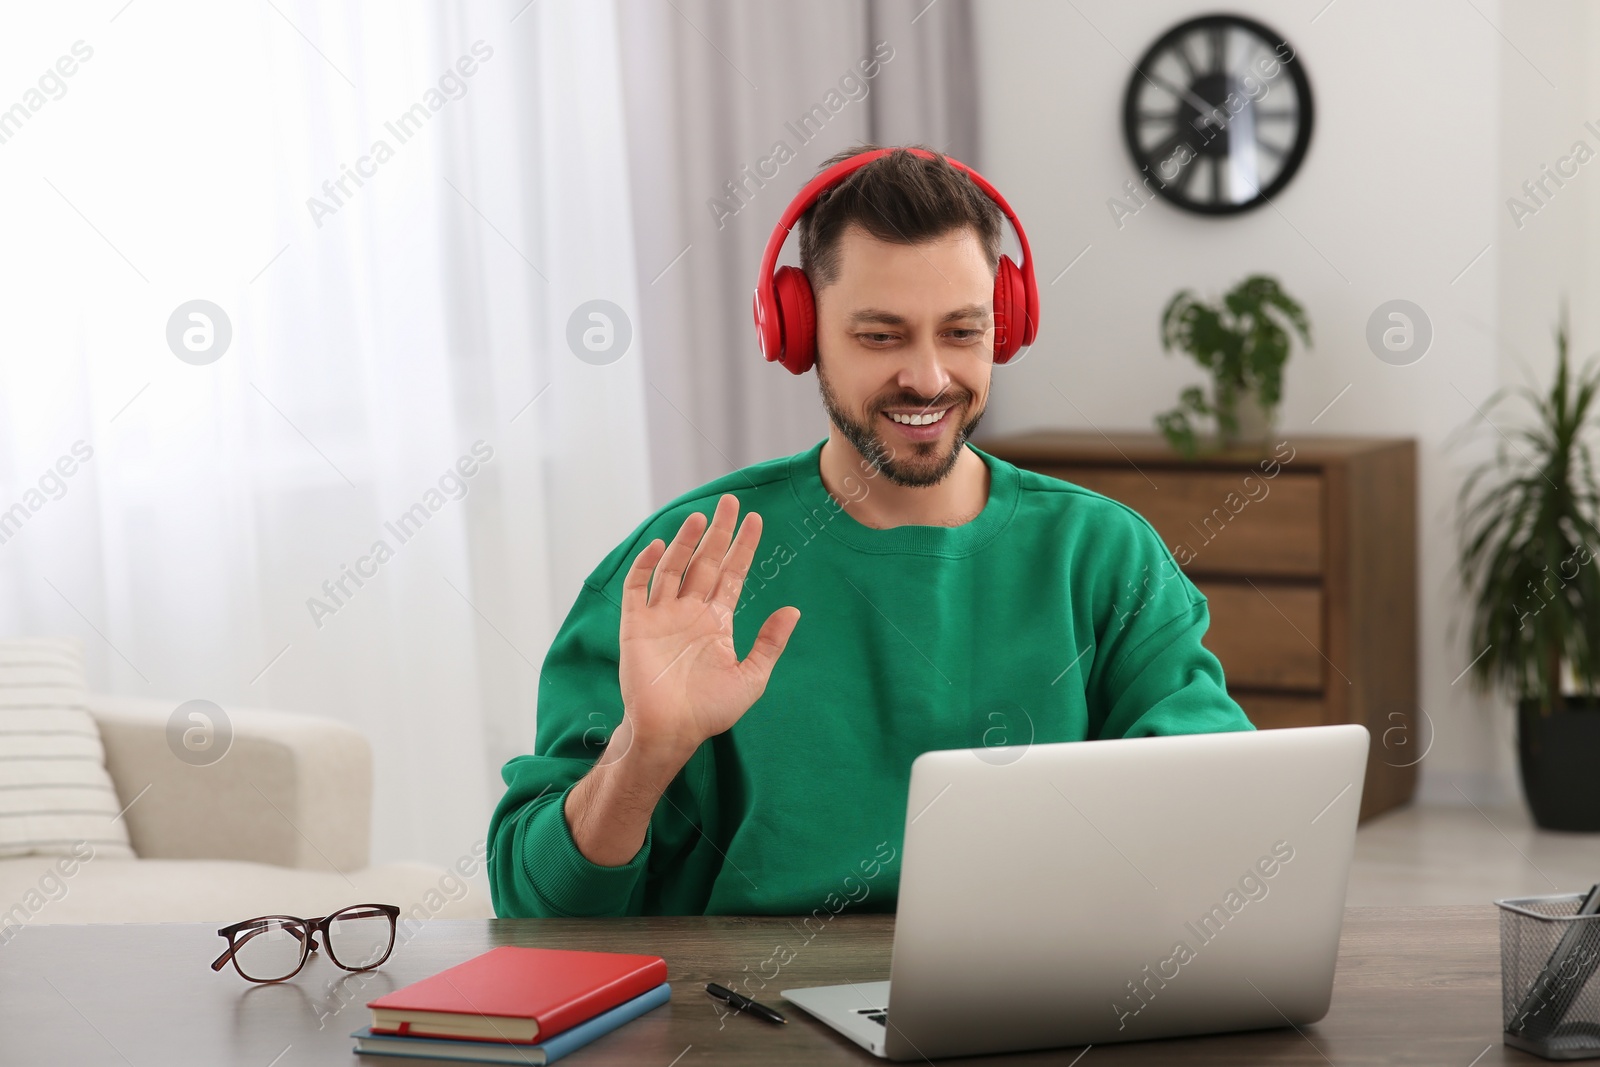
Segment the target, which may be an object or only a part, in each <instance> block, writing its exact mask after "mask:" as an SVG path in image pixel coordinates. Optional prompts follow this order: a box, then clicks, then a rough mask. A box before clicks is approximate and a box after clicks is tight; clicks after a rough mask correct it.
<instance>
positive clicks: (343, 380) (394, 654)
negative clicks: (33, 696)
mask: <svg viewBox="0 0 1600 1067" xmlns="http://www.w3.org/2000/svg"><path fill="white" fill-rule="evenodd" d="M618 33H619V27H618V23H617V17H616V12H615V10H614V8H613V7H612V5H610V4H602V3H593V2H588V0H537V2H534V3H527V2H526V0H511V2H509V3H505V4H492V5H490V4H485V5H466V4H462V5H448V6H439V5H435V4H430V3H423V2H421V0H411V2H406V3H399V4H395V3H383V4H379V3H370V4H366V5H361V6H343V5H327V4H315V3H311V2H309V0H270V2H265V0H264V2H261V3H243V4H235V3H225V4H216V3H203V2H181V3H180V2H173V0H162V2H159V3H154V2H148V0H135V2H133V3H131V4H125V3H124V0H108V2H107V3H105V4H99V5H95V6H94V7H93V9H92V10H91V9H90V8H88V7H87V6H85V7H80V6H79V5H35V6H33V7H30V8H27V9H19V10H18V11H15V12H13V13H12V16H11V19H10V21H9V22H8V25H7V32H6V33H5V34H4V35H0V69H4V70H6V71H9V72H11V74H12V77H9V78H8V79H6V82H5V84H4V85H3V86H0V109H5V108H11V107H12V105H13V104H20V105H21V106H22V108H23V110H24V112H25V114H20V115H19V114H17V113H16V112H15V109H13V111H12V112H11V114H12V119H11V122H10V124H9V125H8V124H7V123H6V122H5V120H4V119H3V118H0V138H3V139H0V195H3V196H4V202H5V204H6V208H5V227H4V239H3V240H0V293H3V296H0V306H3V307H4V309H5V310H4V314H3V317H0V512H4V511H5V510H6V509H13V510H12V511H11V512H10V514H11V515H12V516H13V519H12V524H11V526H10V527H9V528H8V527H7V526H6V525H4V524H3V523H0V633H4V634H61V633H71V634H79V635H81V636H82V637H83V638H84V639H85V641H86V644H87V645H88V648H89V650H90V653H91V663H92V676H91V682H92V684H93V686H94V688H96V689H99V690H106V691H113V692H120V693H127V694H133V695H144V696H153V697H161V698H164V699H168V700H170V701H171V702H172V704H173V706H174V707H176V706H177V704H179V703H180V702H183V701H186V700H190V699H196V698H203V699H208V700H212V701H214V702H216V703H217V704H218V705H220V706H221V707H222V708H223V709H224V710H226V709H227V708H228V707H230V706H240V707H242V706H267V707H274V708H285V709H294V710H299V711H306V712H313V713H318V714H322V715H329V716H333V717H336V718H339V719H342V720H345V721H347V722H350V723H352V724H354V725H356V726H358V727H359V728H361V729H362V730H363V731H364V732H365V733H366V734H367V735H368V736H369V737H370V738H371V740H372V742H373V746H374V750H375V777H376V794H377V795H376V808H375V816H374V859H375V860H388V859H397V858H416V859H424V860H430V861H433V862H438V863H450V862H453V861H454V860H455V859H457V858H458V857H461V856H464V855H467V854H469V853H470V852H471V850H472V847H473V844H474V842H476V841H478V840H481V838H482V836H483V832H484V829H485V826H486V824H487V819H488V814H489V811H490V809H491V808H492V806H493V803H494V801H495V800H496V799H497V798H498V796H499V793H500V789H501V786H500V782H499V777H498V770H499V767H500V764H501V763H502V762H504V760H506V759H508V758H510V757H511V756H513V755H516V754H519V753H522V752H527V751H531V745H532V740H533V712H534V707H535V702H536V694H537V689H538V667H539V665H540V664H541V662H542V660H543V655H544V650H545V648H546V647H547V646H548V644H549V642H550V639H551V637H552V636H553V634H554V632H555V628H556V627H557V626H558V625H559V623H560V621H561V619H562V618H563V617H564V616H565V613H566V610H567V608H568V607H569V606H570V604H571V602H572V600H573V598H574V597H575V596H576V593H577V589H578V584H579V582H580V581H581V580H582V578H583V577H584V576H585V575H586V574H587V573H588V572H589V570H590V569H591V568H592V567H593V566H594V564H595V563H596V562H598V560H599V558H600V556H601V555H603V554H604V552H605V551H607V550H608V549H609V548H610V546H612V545H614V544H616V543H617V542H618V541H619V540H621V538H622V537H623V536H625V535H626V534H627V532H628V531H629V530H631V529H632V527H633V526H634V525H635V524H636V523H637V522H638V521H639V520H640V519H641V518H642V517H643V515H644V514H645V513H646V511H647V510H648V508H647V503H648V501H649V500H650V498H651V492H650V488H651V487H650V483H649V474H648V468H647V460H646V459H645V456H646V454H647V451H646V434H645V429H644V413H645V391H646V387H645V384H644V377H643V374H642V367H643V365H644V359H645V357H646V352H647V345H646V343H645V338H644V337H643V336H642V334H643V331H642V330H641V329H640V328H639V325H638V323H633V324H632V326H633V329H632V341H631V344H630V346H629V348H628V350H627V351H626V352H624V353H622V354H621V356H620V357H619V358H615V359H611V360H609V361H607V360H604V359H597V358H592V354H591V358H588V359H580V358H578V356H577V355H575V354H574V352H573V351H572V350H571V348H570V347H569V344H568V332H569V331H568V320H569V318H570V317H571V316H572V314H573V312H574V311H575V310H576V309H577V308H578V307H579V305H581V304H584V303H586V302H588V301H592V300H606V301H609V302H611V303H612V304H614V305H615V306H617V307H619V308H622V309H625V312H624V313H627V312H626V309H633V308H637V307H638V297H637V292H636V288H635V278H636V276H637V274H638V273H639V272H640V271H641V270H642V269H643V268H640V267H637V266H636V263H635V253H634V247H633V229H634V223H633V218H632V213H631V208H630V196H629V186H628V174H629V159H628V156H627V151H626V146H625V140H624V124H623V110H622V109H623V100H622V95H621V89H620V86H621V75H620V71H619V54H618V43H617V40H618ZM78 42H82V43H81V45H80V44H79V43H78ZM85 53H87V55H85ZM62 57H66V58H67V59H68V60H70V61H71V62H66V63H62V64H61V65H60V66H57V64H58V60H60V59H61V58H62ZM69 67H70V68H71V71H72V72H71V73H70V74H65V73H62V72H63V71H64V70H66V69H67V68H69ZM469 72H470V73H469ZM30 87H32V88H37V89H38V92H37V93H33V92H32V89H30ZM4 94H9V95H4ZM35 104H37V105H38V106H37V107H35V106H34V105H35ZM379 142H382V143H383V146H384V147H383V148H380V146H379ZM195 300H205V301H209V302H211V303H212V304H214V305H216V306H217V307H219V308H220V309H221V310H222V312H223V313H224V314H225V315H226V317H227V320H228V322H229V324H230V326H231V340H230V342H229V344H228V347H227V349H226V351H224V352H223V353H222V354H221V356H220V357H219V358H216V359H215V360H214V361H211V362H204V361H203V357H202V356H200V355H198V354H196V353H192V352H191V353H190V359H191V360H193V361H192V362H190V361H185V360H183V359H180V358H178V356H177V355H175V354H174V351H173V350H172V348H171V347H169V342H168V323H169V318H170V317H171V316H172V315H173V313H174V311H175V310H177V309H178V308H179V307H180V305H185V304H187V303H188V302H190V301H195ZM183 321H184V322H185V323H187V324H188V328H190V329H193V330H196V331H199V332H196V333H193V334H191V336H190V342H191V343H193V344H195V345H199V346H202V347H203V346H204V344H205V340H206V338H205V336H204V327H205V323H204V320H199V319H195V320H189V319H184V320H183ZM582 321H583V322H584V323H586V324H587V323H595V322H600V321H601V320H590V319H587V318H584V319H583V320H582ZM215 324H216V323H215V317H214V316H213V325H214V326H215ZM605 325H607V326H608V327H612V328H616V327H620V326H621V324H619V323H606V324H605ZM215 336H216V335H215V334H213V340H212V344H215ZM181 347H182V345H181V344H180V348H181ZM214 351H215V349H213V352H214ZM80 441H81V442H83V444H82V445H81V446H78V449H79V452H80V453H81V452H82V451H84V450H85V449H87V450H92V455H91V456H90V458H88V459H87V460H81V461H78V460H74V461H73V462H62V463H61V466H60V467H59V468H58V467H57V466H56V465H57V463H58V461H60V460H61V457H72V456H73V452H74V446H75V445H76V444H77V442H80ZM69 467H70V468H72V473H71V474H70V475H66V474H62V473H60V472H61V471H64V470H66V469H67V468H69ZM467 471H470V472H471V473H470V474H465V473H463V472H467ZM52 472H55V473H52ZM16 505H20V506H21V508H22V511H20V512H18V511H16V510H15V506H16ZM408 514H409V516H410V522H409V523H402V522H401V518H402V516H406V515H408ZM379 542H383V543H385V545H386V546H387V548H388V552H387V553H384V552H382V551H376V552H375V551H374V550H375V549H376V548H377V545H378V543H379ZM363 560H365V562H363ZM346 568H349V570H350V571H351V572H360V574H364V575H365V577H362V578H361V580H360V584H357V582H356V579H354V578H351V577H349V576H348V575H347V572H346ZM358 576H359V575H358ZM325 583H326V584H325ZM330 590H331V592H330ZM318 602H320V603H321V607H318ZM224 758H226V757H224Z"/></svg>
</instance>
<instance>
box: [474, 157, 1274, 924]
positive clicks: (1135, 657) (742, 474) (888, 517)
mask: <svg viewBox="0 0 1600 1067" xmlns="http://www.w3.org/2000/svg"><path fill="white" fill-rule="evenodd" d="M875 147H876V146H864V147H861V148H856V149H852V150H851V151H849V152H845V153H842V154H841V155H839V156H836V157H835V158H834V159H832V160H830V161H829V162H828V163H827V164H825V165H824V168H823V169H824V170H826V169H827V168H828V167H831V166H832V165H833V164H835V163H838V162H840V161H842V160H844V159H847V158H849V157H851V156H854V155H856V154H857V153H859V152H861V151H864V150H866V149H871V148H875ZM1001 221H1002V220H1001V212H1000V210H999V208H998V207H997V205H996V204H995V202H994V201H993V200H991V199H989V197H988V196H987V195H986V194H984V193H983V192H981V191H980V190H979V189H978V187H977V186H976V185H975V184H974V183H973V181H972V180H971V179H970V178H969V177H967V175H966V174H965V173H963V172H962V171H960V170H958V169H957V168H956V167H954V166H952V165H951V164H949V163H948V162H946V161H945V160H944V159H943V158H942V157H938V156H934V157H933V158H931V159H930V158H924V157H922V156H919V155H915V154H912V153H911V152H907V151H903V150H897V151H894V152H891V153H889V154H887V155H884V156H882V157H881V158H878V159H875V160H873V161H872V162H871V163H869V164H867V165H865V166H863V167H861V168H860V169H858V170H855V171H854V172H853V173H851V174H850V175H849V176H848V178H846V179H845V180H844V181H842V182H840V183H839V184H838V185H837V186H835V187H833V188H832V189H831V191H830V192H828V193H827V195H824V196H822V197H821V198H820V199H819V200H818V201H817V202H816V203H814V204H813V205H812V206H811V207H810V208H808V209H807V210H806V211H805V213H804V214H803V215H802V216H801V218H800V222H799V233H800V261H801V262H800V266H801V269H802V270H803V271H804V272H805V275H806V278H807V279H808V280H809V283H810V286H811V290H812V292H813V293H814V294H815V306H816V325H815V330H816V357H815V358H816V370H817V382H818V386H819V388H820V390H821V393H822V400H823V406H824V407H825V408H826V410H827V413H828V418H829V420H830V423H831V426H830V428H829V432H828V436H827V438H825V439H824V440H822V441H820V442H818V443H817V444H816V445H813V446H812V447H810V448H808V449H806V450H805V451H803V452H800V453H798V454H796V455H793V456H785V457H780V458H777V459H773V460H768V461H766V462H763V463H757V464H755V465H754V466H750V467H746V468H743V469H741V470H737V471H734V472H732V473H731V474H728V475H726V476H724V477H722V478H718V479H717V480H715V481H713V482H711V483H710V484H708V485H705V486H702V487H701V488H699V489H696V490H693V491H692V492H689V493H686V494H684V495H683V496H680V497H679V498H678V499H676V500H674V501H672V502H671V503H669V504H667V505H666V506H665V507H664V508H662V509H661V510H659V511H657V512H656V513H655V514H654V515H652V516H650V518H648V519H646V520H645V521H644V522H643V523H642V524H641V525H640V526H639V527H638V528H637V529H636V530H635V531H634V532H633V534H632V535H631V536H630V537H629V538H628V539H627V541H625V542H624V543H623V544H621V545H619V546H617V547H616V549H615V550H613V551H612V552H611V554H610V555H608V556H607V557H606V558H605V559H604V560H602V561H601V563H600V565H599V566H597V567H596V568H595V570H594V572H593V573H592V574H590V575H589V577H588V578H587V579H586V580H585V582H584V584H583V587H582V589H581V590H580V592H579V595H578V599H577V602H576V603H575V604H574V605H573V607H572V610H571V612H570V613H569V614H568V616H567V619H566V621H565V622H564V623H563V624H562V627H561V629H560V631H559V632H558V633H557V635H556V637H555V640H554V642H553V643H552V645H551V647H550V651H549V654H548V656H547V658H546V660H545V664H544V669H543V671H542V673H541V678H540V689H539V708H538V725H537V732H536V739H535V745H534V747H535V750H536V753H537V754H536V755H532V756H521V757H518V758H516V759H513V760H511V761H510V762H509V763H507V764H506V766H505V768H504V771H503V776H504V778H505V781H506V785H507V787H508V788H507V790H506V794H505V796H504V798H503V799H502V800H501V802H500V804H499V805H498V807H497V808H496V810H495V812H494V815H493V818H492V820H491V822H490V827H489V874H490V882H491V888H492V897H493V900H494V905H495V910H496V913H497V914H499V915H502V916H529V915H534V916H571V915H587V916H602V915H605V916H611V915H640V914H741V913H743V914H754V913H787V914H798V913H801V912H811V911H814V910H815V909H817V908H819V907H824V906H827V907H828V908H829V910H830V911H835V910H839V909H838V908H835V907H833V905H832V904H830V903H827V902H829V901H834V900H838V901H850V902H855V904H856V906H857V910H865V911H873V910H892V909H893V907H894V903H895V898H896V890H897V887H898V878H899V874H898V871H899V866H898V863H897V862H896V860H897V856H898V849H899V845H900V842H901V840H902V837H903V833H904V829H905V818H906V812H905V803H906V789H907V784H908V782H909V778H910V768H911V762H912V760H913V759H915V758H916V756H917V755H919V754H920V753H922V752H924V751H927V750H930V749H949V748H974V749H977V750H978V751H977V752H976V753H975V754H974V755H975V758H987V759H990V760H992V761H994V762H1005V761H1008V760H1013V759H1017V758H1026V750H1025V748H1022V747H1018V746H1025V745H1027V744H1030V743H1042V742H1052V741H1082V740H1093V739H1098V738H1112V737H1138V736H1150V735H1156V734H1178V733H1204V732H1211V731H1223V730H1249V729H1253V727H1252V725H1251V723H1250V721H1249V720H1248V719H1247V718H1246V717H1245V715H1244V713H1243V712H1242V711H1241V710H1240V708H1239V706H1238V705H1237V704H1236V703H1234V701H1233V700H1232V699H1230V698H1229V696H1228V694H1227V691H1226V689H1225V687H1224V680H1223V674H1222V669H1221V666H1220V664H1219V663H1218V662H1217V660H1216V657H1215V656H1213V655H1212V654H1211V653H1210V652H1209V651H1208V650H1206V649H1205V648H1204V647H1203V646H1202V645H1201V638H1202V637H1203V636H1204V634H1205V631H1206V627H1207V625H1208V623H1209V615H1208V612H1207V607H1206V601H1205V598H1204V597H1203V596H1202V595H1201V594H1200V592H1199V591H1198V590H1197V589H1196V588H1195V587H1194V585H1193V584H1192V583H1191V582H1190V581H1189V579H1188V578H1187V577H1186V576H1185V575H1183V574H1182V573H1181V572H1180V571H1179V570H1178V567H1177V564H1176V563H1175V562H1174V560H1173V558H1172V555H1171V553H1170V552H1169V551H1168V550H1167V548H1166V546H1165V545H1164V544H1163V543H1162V541H1161V539H1160V538H1159V537H1158V536H1157V535H1156V533H1155V531H1154V530H1153V529H1152V528H1151V527H1150V525H1149V523H1147V522H1146V521H1145V520H1144V519H1142V518H1141V517H1140V516H1139V515H1137V514H1136V513H1135V512H1133V511H1132V510H1131V509H1129V508H1127V507H1125V506H1123V505H1121V504H1118V503H1116V502H1114V501H1112V500H1110V499H1108V498H1106V497H1103V496H1100V495H1098V494H1096V493H1093V492H1090V491H1088V490H1085V489H1082V488H1079V487H1077V486H1074V485H1070V484H1068V483H1066V482H1063V481H1059V480H1057V479H1053V478H1048V477H1045V476H1043V475H1039V474H1036V473H1033V472H1029V471H1023V470H1020V469H1019V468H1017V467H1015V466H1013V465H1012V464H1009V463H1005V462H1003V461H1001V460H998V459H996V458H995V457H993V456H990V455H988V454H987V453H984V452H982V451H980V450H978V449H976V448H974V447H972V446H971V445H970V444H968V442H967V438H968V435H969V434H971V433H972V431H973V430H974V429H975V428H976V427H977V425H978V422H979V420H980V418H981V417H982V415H983V412H984V409H985V406H986V405H987V403H988V400H989V391H990V386H991V372H992V370H993V354H994V350H995V337H994V332H995V331H994V321H993V310H994V309H993V303H994V287H995V274H996V269H997V265H998V263H999V259H1000V238H1001ZM741 508H742V509H743V510H744V512H745V516H744V521H743V523H742V524H737V519H738V513H739V511H740V510H741ZM707 510H711V512H712V513H711V516H710V518H709V520H708V519H707V517H706V514H705V513H706V511H707ZM736 524H737V525H736ZM736 529H737V532H735V531H736ZM740 649H745V650H747V652H746V654H745V656H744V658H742V659H741V658H740V655H739V651H738V650H740ZM943 802H944V803H948V804H960V803H961V798H960V797H959V796H951V797H946V798H944V800H943ZM1018 816H1019V818H1026V817H1027V813H1025V812H1019V813H1018ZM843 906H844V905H843V904H841V905H840V907H843Z"/></svg>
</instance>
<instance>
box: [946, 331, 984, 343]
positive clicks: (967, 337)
mask: <svg viewBox="0 0 1600 1067" xmlns="http://www.w3.org/2000/svg"><path fill="white" fill-rule="evenodd" d="M950 336H951V337H954V338H955V339H956V340H957V341H976V340H978V339H979V338H981V337H983V331H982V330H951V331H950Z"/></svg>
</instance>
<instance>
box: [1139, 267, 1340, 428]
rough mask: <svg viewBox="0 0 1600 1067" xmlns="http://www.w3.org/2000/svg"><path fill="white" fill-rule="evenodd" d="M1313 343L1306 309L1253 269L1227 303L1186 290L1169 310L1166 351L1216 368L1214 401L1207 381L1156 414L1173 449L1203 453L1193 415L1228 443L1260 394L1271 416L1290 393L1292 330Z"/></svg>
mask: <svg viewBox="0 0 1600 1067" xmlns="http://www.w3.org/2000/svg"><path fill="white" fill-rule="evenodd" d="M1280 320H1281V321H1280ZM1290 329H1293V330H1294V331H1295V332H1296V333H1298V334H1299V335H1300V340H1301V341H1302V342H1304V343H1305V345H1306V346H1307V347H1309V346H1310V344H1311V324H1310V323H1309V322H1308V321H1307V320H1306V313H1305V311H1304V310H1302V309H1301V307H1300V305H1299V304H1297V303H1296V302H1295V301H1294V300H1293V299H1292V298H1291V297H1290V296H1289V295H1288V294H1287V293H1285V292H1284V291H1283V290H1282V289H1281V288H1280V287H1279V286H1278V282H1277V280H1276V279H1275V278H1272V277H1269V276H1267V275H1265V274H1252V275H1250V276H1249V277H1248V278H1246V279H1245V280H1244V281H1242V282H1240V283H1239V284H1238V285H1236V286H1234V287H1233V288H1232V289H1231V290H1229V291H1228V292H1227V293H1225V294H1223V297H1222V305H1221V306H1220V307H1218V306H1213V305H1211V304H1207V303H1205V302H1204V301H1201V300H1199V299H1197V298H1196V297H1195V296H1194V294H1193V293H1191V292H1190V291H1189V290H1187V289H1181V290H1179V291H1178V293H1177V294H1176V295H1175V296H1174V297H1173V298H1172V299H1171V300H1170V301H1168V303H1167V307H1166V310H1165V311H1163V312H1162V314H1161V349H1162V351H1164V352H1166V353H1168V354H1171V352H1172V350H1173V349H1174V348H1181V349H1182V350H1183V351H1185V352H1187V353H1189V355H1191V356H1193V357H1194V360H1195V362H1196V363H1198V364H1200V366H1202V367H1204V368H1206V370H1208V371H1210V372H1211V381H1212V391H1213V394H1214V396H1213V398H1212V399H1211V400H1209V401H1208V400H1207V399H1206V396H1205V393H1204V391H1203V390H1202V389H1201V388H1200V387H1199V386H1190V387H1188V388H1187V389H1184V390H1183V391H1182V392H1181V393H1179V394H1178V406H1177V407H1175V408H1173V409H1172V410H1171V411H1168V412H1164V413H1162V414H1160V415H1157V416H1156V425H1157V426H1158V427H1160V429H1161V432H1162V433H1163V434H1164V435H1166V438H1167V440H1168V442H1170V443H1171V444H1172V447H1173V448H1175V449H1177V450H1178V451H1179V452H1181V453H1183V454H1184V455H1186V456H1193V455H1195V453H1196V452H1198V451H1199V440H1198V435H1197V434H1196V431H1195V426H1194V423H1193V421H1192V420H1193V419H1195V418H1207V417H1209V418H1214V419H1216V422H1217V428H1218V430H1219V432H1220V436H1221V437H1222V439H1223V441H1224V442H1227V441H1231V440H1232V439H1233V438H1234V437H1235V436H1236V435H1237V434H1238V431H1239V422H1238V416H1237V406H1238V403H1239V400H1240V399H1241V398H1242V397H1243V396H1244V395H1245V394H1247V393H1252V392H1253V393H1254V394H1255V395H1256V398H1257V400H1258V401H1259V402H1260V404H1261V407H1262V410H1263V411H1266V412H1268V413H1270V412H1271V411H1272V410H1273V409H1274V408H1275V407H1277V406H1278V401H1279V400H1281V399H1282V397H1283V365H1284V363H1285V362H1286V361H1287V360H1288V358H1289V344H1290V337H1289V330H1290Z"/></svg>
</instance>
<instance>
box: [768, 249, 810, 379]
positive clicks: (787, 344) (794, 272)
mask: <svg viewBox="0 0 1600 1067" xmlns="http://www.w3.org/2000/svg"><path fill="white" fill-rule="evenodd" d="M772 291H773V295H774V296H775V297H776V299H777V304H778V320H779V322H781V323H782V326H781V343H782V345H783V356H782V358H781V359H780V360H779V362H781V363H782V364H783V365H784V366H785V367H787V368H788V369H789V372H790V373H791V374H804V373H805V372H806V371H808V370H810V369H811V364H812V363H813V362H814V361H815V359H816V352H817V348H816V345H817V305H816V303H815V301H813V299H812V296H811V280H810V279H809V278H807V277H806V272H805V271H803V270H801V269H800V268H799V267H779V268H778V270H777V272H776V273H775V274H773V276H772Z"/></svg>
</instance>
